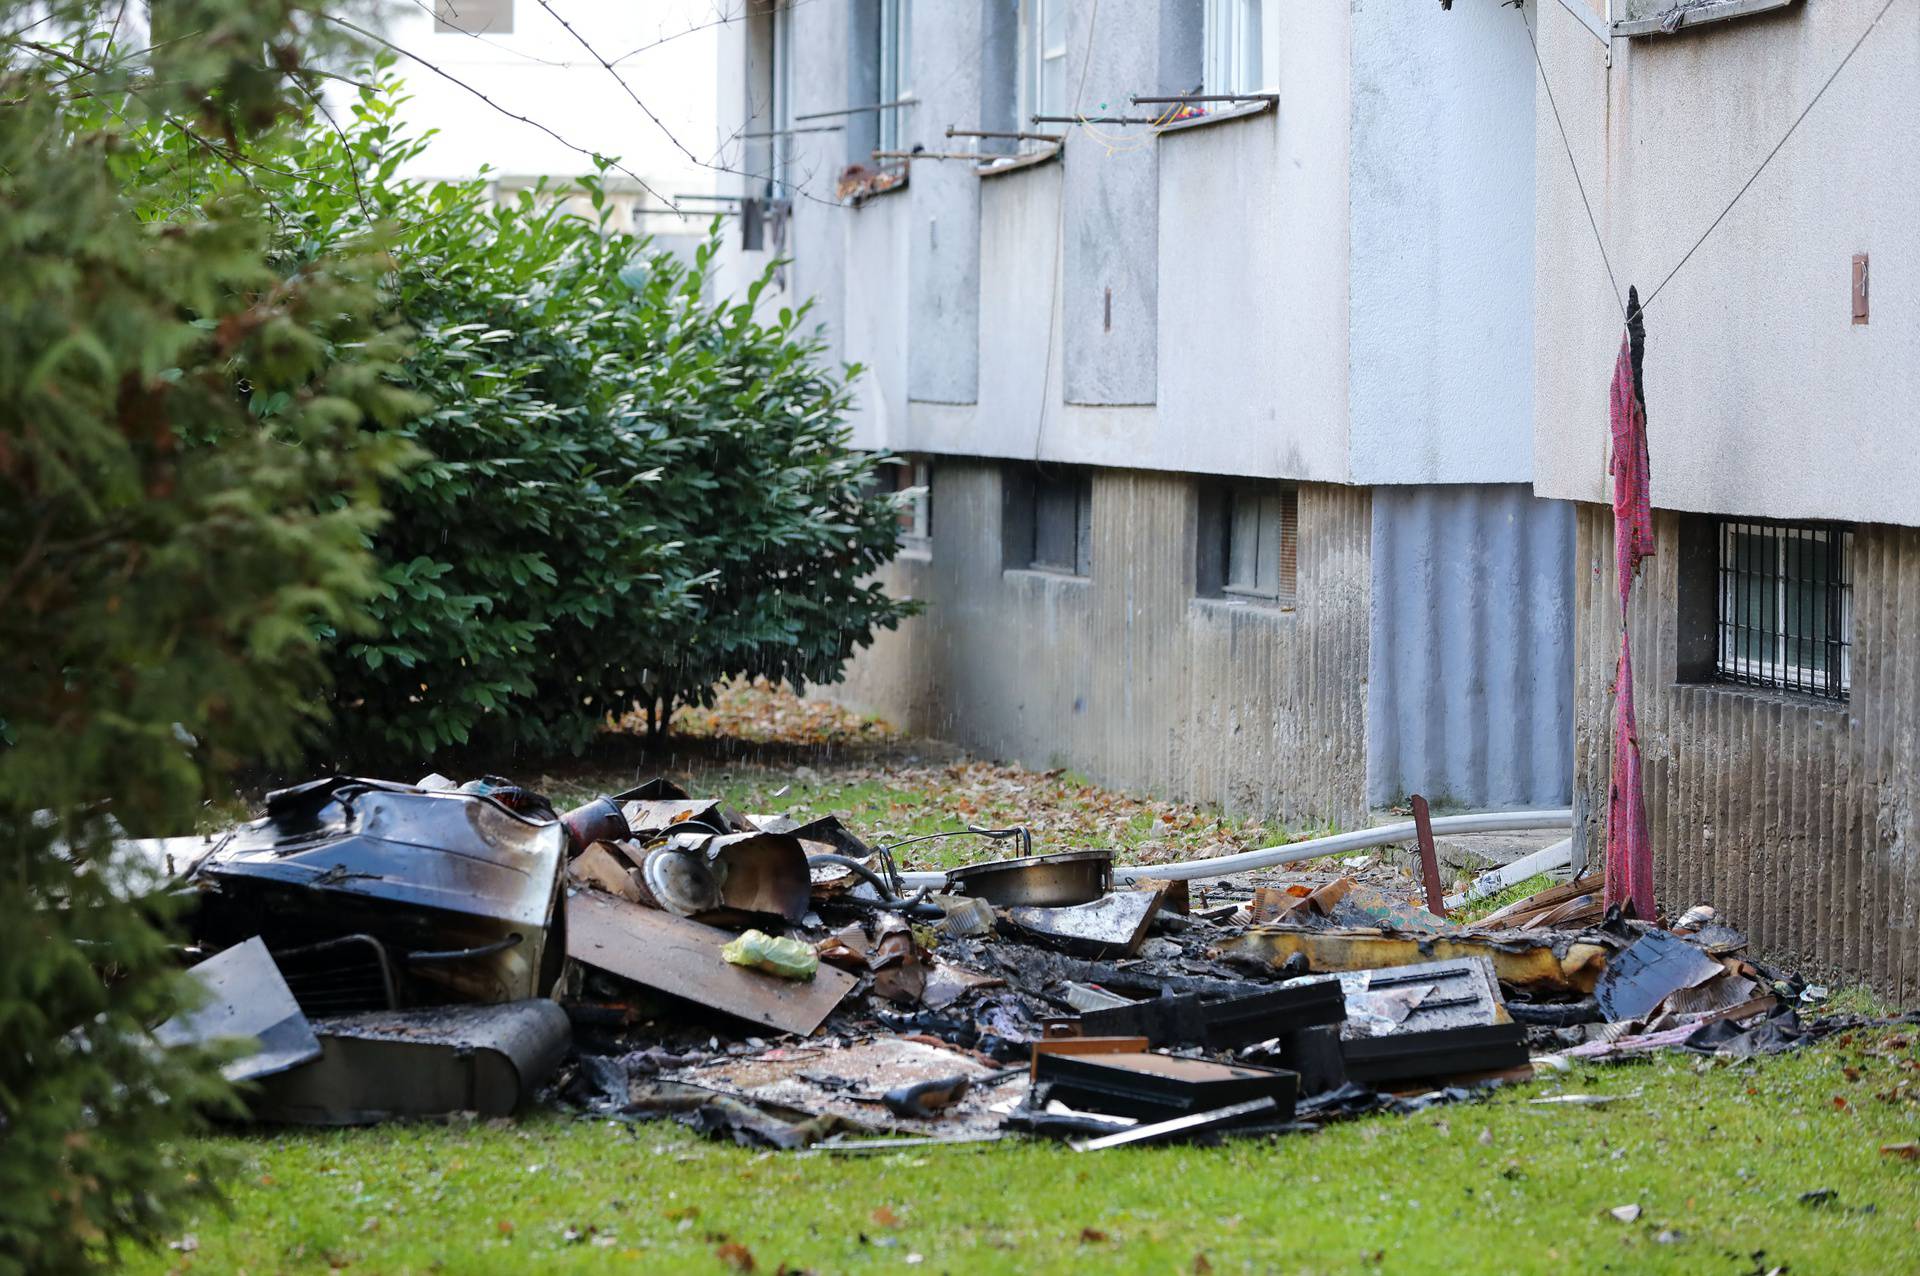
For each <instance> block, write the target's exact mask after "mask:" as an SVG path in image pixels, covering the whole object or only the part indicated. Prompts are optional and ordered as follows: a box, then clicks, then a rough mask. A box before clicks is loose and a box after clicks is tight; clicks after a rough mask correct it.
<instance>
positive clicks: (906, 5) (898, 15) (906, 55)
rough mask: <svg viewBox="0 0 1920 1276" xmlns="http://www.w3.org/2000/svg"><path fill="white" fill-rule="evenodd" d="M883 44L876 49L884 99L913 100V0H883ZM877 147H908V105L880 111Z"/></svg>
mask: <svg viewBox="0 0 1920 1276" xmlns="http://www.w3.org/2000/svg"><path fill="white" fill-rule="evenodd" d="M879 5H880V30H879V47H878V48H877V49H876V50H875V57H876V63H875V65H876V67H877V69H878V83H879V86H880V95H879V98H878V99H877V100H878V101H879V102H881V103H887V102H911V101H914V100H915V98H914V96H913V0H879ZM876 114H877V115H878V116H879V121H878V136H879V142H880V144H879V146H877V147H876V148H875V149H876V150H882V151H903V150H905V149H906V141H907V136H906V121H905V119H904V118H903V117H904V116H905V115H906V108H904V107H894V108H893V109H891V110H885V111H879V112H876Z"/></svg>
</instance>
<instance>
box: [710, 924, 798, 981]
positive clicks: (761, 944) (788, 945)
mask: <svg viewBox="0 0 1920 1276" xmlns="http://www.w3.org/2000/svg"><path fill="white" fill-rule="evenodd" d="M720 955H721V956H722V957H725V958H726V959H727V960H728V961H730V962H732V963H733V964H734V965H736V966H752V967H753V968H754V969H756V970H764V971H766V972H768V973H769V974H774V975H778V976H780V977H781V978H782V979H812V978H813V976H814V972H815V971H817V970H819V969H820V955H819V954H818V953H816V952H815V951H814V950H813V945H812V944H807V943H802V942H801V941H800V940H797V939H775V938H774V937H773V936H772V935H769V934H767V933H766V932H765V931H760V930H750V931H748V932H747V933H746V934H744V935H742V936H740V938H738V939H736V940H734V941H733V942H732V943H729V944H727V945H726V946H725V947H724V948H722V949H721V950H720Z"/></svg>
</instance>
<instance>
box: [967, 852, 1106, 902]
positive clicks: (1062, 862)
mask: <svg viewBox="0 0 1920 1276" xmlns="http://www.w3.org/2000/svg"><path fill="white" fill-rule="evenodd" d="M1112 888H1113V852H1111V851H1063V852H1061V853H1060V854H1058V855H1029V856H1026V857H1025V858H1022V859H1017V860H997V861H995V862H993V863H990V864H969V865H967V866H966V867H965V868H956V869H953V870H952V871H950V872H949V873H948V874H947V889H948V890H950V891H952V892H954V893H955V894H957V895H971V896H972V897H974V898H975V899H984V900H986V901H987V902H988V903H989V904H992V905H994V906H996V907H999V908H1012V907H1015V906H1018V905H1028V906H1033V907H1039V908H1063V907H1066V906H1068V905H1072V904H1087V903H1091V902H1092V901H1094V900H1096V899H1099V898H1100V897H1101V896H1102V895H1105V894H1106V893H1107V892H1108V891H1109V890H1111V889H1112Z"/></svg>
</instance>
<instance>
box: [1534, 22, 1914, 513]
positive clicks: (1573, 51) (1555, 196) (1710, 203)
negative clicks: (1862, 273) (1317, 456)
mask: <svg viewBox="0 0 1920 1276" xmlns="http://www.w3.org/2000/svg"><path fill="white" fill-rule="evenodd" d="M1880 7H1881V0H1808V2H1807V3H1802V4H1795V5H1792V6H1790V7H1788V8H1785V9H1781V10H1776V11H1774V12H1772V13H1769V14H1764V15H1759V16H1753V17H1747V18H1739V19H1733V20H1729V21H1723V22H1718V23H1714V24H1711V25H1708V26H1701V27H1698V28H1692V29H1688V30H1685V31H1683V32H1682V33H1681V34H1678V35H1674V36H1666V37H1661V36H1653V37H1647V38H1641V39H1633V40H1616V41H1614V43H1613V51H1614V60H1613V67H1612V69H1611V71H1609V70H1608V68H1607V66H1606V65H1605V61H1604V50H1603V47H1602V46H1601V45H1600V43H1599V42H1598V41H1596V40H1594V39H1593V37H1592V36H1591V35H1589V34H1588V33H1587V32H1586V31H1585V30H1584V29H1582V28H1581V26H1580V24H1579V23H1578V22H1577V21H1576V20H1575V19H1574V18H1573V17H1572V16H1571V15H1569V14H1567V13H1566V12H1564V11H1563V10H1562V9H1561V8H1560V6H1559V5H1557V4H1543V5H1538V6H1535V5H1529V6H1527V9H1528V13H1529V15H1530V17H1531V18H1532V19H1533V20H1536V21H1537V22H1538V23H1539V27H1540V48H1541V56H1542V59H1543V61H1544V63H1545V66H1546V72H1547V76H1548V78H1549V80H1550V82H1551V84H1552V86H1553V90H1554V93H1555V95H1556V97H1557V98H1558V101H1559V105H1560V111H1561V114H1562V116H1563V117H1564V119H1565V122H1566V126H1567V132H1568V135H1569V137H1570V138H1571V140H1572V145H1573V151H1574V156H1575V158H1576V159H1577V160H1578V162H1579V169H1580V175H1581V177H1582V178H1583V179H1584V181H1585V183H1586V189H1587V195H1588V197H1589V198H1590V199H1591V201H1592V204H1593V208H1594V212H1595V214H1596V215H1597V216H1598V218H1599V221H1600V230H1601V233H1602V234H1603V236H1604V237H1605V240H1606V248H1607V252H1608V254H1609V256H1610V257H1611V259H1612V262H1613V270H1614V274H1615V275H1616V276H1617V278H1618V280H1619V285H1620V289H1621V291H1622V292H1623V293H1624V292H1625V290H1626V287H1627V285H1628V284H1629V283H1633V284H1638V285H1639V286H1640V288H1641V290H1642V295H1643V296H1645V295H1646V293H1647V292H1648V291H1649V290H1651V289H1652V288H1653V287H1655V286H1657V285H1658V284H1659V283H1660V281H1661V279H1662V278H1663V277H1664V276H1665V275H1666V274H1667V273H1668V272H1669V271H1670V270H1672V269H1673V268H1674V266H1675V265H1676V264H1677V263H1678V262H1679V260H1680V259H1681V257H1682V255H1683V254H1684V253H1685V252H1686V251H1687V249H1688V247H1689V246H1690V245H1691V244H1693V242H1694V241H1695V240H1696V239H1697V238H1698V237H1699V235H1700V234H1701V232H1703V231H1705V230H1706V229H1707V227H1708V225H1709V224H1710V223H1711V222H1712V221H1713V219H1714V218H1715V217H1716V216H1717V215H1718V214H1719V213H1720V211H1721V210H1722V209H1723V208H1724V207H1726V205H1727V202H1728V201H1729V200H1730V199H1731V198H1732V197H1733V195H1734V193H1735V192H1736V191H1737V190H1738V189H1739V188H1740V186H1741V184H1742V183H1743V182H1745V181H1746V180H1747V179H1748V177H1749V176H1751V175H1752V174H1753V173H1754V171H1755V170H1756V168H1757V167H1758V165H1759V164H1760V161H1761V159H1762V158H1763V157H1764V156H1765V155H1766V154H1767V152H1768V150H1769V149H1770V148H1771V147H1772V146H1773V145H1774V144H1775V143H1776V142H1777V141H1779V140H1780V138H1781V137H1782V136H1783V135H1784V134H1785V133H1786V131H1787V128H1788V126H1789V125H1790V124H1791V123H1792V122H1793V120H1794V117H1795V116H1797V115H1798V114H1799V113H1800V112H1801V110H1802V109H1803V108H1804V107H1805V106H1806V105H1807V103H1808V102H1809V101H1810V100H1811V99H1812V97H1813V94H1814V93H1815V91H1817V90H1818V89H1819V87H1820V85H1821V83H1822V82H1823V81H1824V80H1825V79H1826V78H1827V77H1828V75H1830V74H1831V73H1832V72H1833V70H1834V68H1835V67H1836V66H1837V65H1839V62H1840V59H1841V58H1842V57H1843V56H1844V55H1845V54H1846V52H1847V50H1848V48H1849V47H1850V46H1851V45H1852V44H1853V42H1854V41H1855V40H1856V39H1858V38H1859V36H1860V34H1861V32H1863V31H1864V30H1866V28H1867V25H1868V22H1869V21H1870V20H1871V19H1872V17H1873V16H1874V14H1875V13H1876V12H1877V11H1878V10H1879V9H1880ZM1535 151H1536V154H1537V155H1538V156H1539V159H1538V179H1539V180H1538V195H1537V218H1536V220H1537V225H1538V227H1539V230H1538V249H1537V255H1536V281H1537V286H1538V295H1539V300H1538V308H1537V311H1536V328H1535V341H1534V352H1535V362H1536V369H1537V385H1536V405H1537V408H1538V416H1537V419H1536V427H1535V428H1536V433H1535V454H1536V479H1535V481H1536V487H1537V490H1538V491H1539V492H1540V493H1541V494H1542V495H1548V496H1558V497H1566V498H1571V499H1577V500H1602V499H1605V498H1606V486H1605V485H1606V470H1605V463H1606V462H1605V439H1606V410H1607V393H1606V386H1607V380H1608V377H1609V375H1610V373H1611V369H1612V365H1613V360H1614V356H1615V354H1616V352H1617V351H1618V349H1619V344H1620V331H1621V322H1620V321H1621V312H1620V309H1619V306H1618V303H1617V302H1616V301H1615V299H1614V295H1613V292H1612V290H1611V289H1610V288H1609V286H1608V283H1607V278H1606V272H1605V269H1604V267H1603V266H1602V264H1601V258H1600V253H1599V251H1598V249H1596V247H1595V245H1594V238H1593V232H1592V231H1591V230H1590V229H1589V228H1588V225H1587V215H1586V212H1585V210H1584V209H1583V207H1582V205H1581V202H1580V196H1579V194H1578V192H1577V191H1576V190H1575V187H1574V183H1573V178H1572V175H1571V173H1570V172H1569V170H1568V164H1567V158H1566V156H1565V154H1564V153H1563V152H1562V146H1561V141H1560V136H1559V133H1558V131H1557V130H1556V129H1555V127H1554V123H1553V118H1552V115H1551V113H1550V112H1549V111H1548V109H1547V106H1546V102H1545V98H1544V96H1542V97H1541V100H1540V105H1539V109H1538V110H1537V111H1536V113H1535ZM1917 170H1920V7H1916V6H1914V5H1908V4H1896V5H1894V6H1893V8H1892V9H1891V10H1890V11H1889V12H1888V14H1887V17H1886V19H1885V20H1884V21H1882V22H1881V23H1880V26H1879V28H1878V29H1877V30H1876V31H1874V33H1873V34H1872V35H1871V36H1869V37H1868V38H1867V40H1866V42H1865V43H1864V44H1863V45H1861V47H1860V51H1859V52H1858V53H1857V54H1856V55H1855V56H1854V58H1853V60H1852V61H1851V63H1849V64H1848V66H1847V68H1846V70H1845V71H1843V72H1842V73H1841V74H1840V76H1839V78H1838V79H1837V80H1835V81H1834V83H1833V87H1832V88H1831V89H1829V90H1828V91H1827V93H1826V96H1825V97H1823V98H1822V99H1821V100H1820V103H1819V104H1818V105H1817V106H1816V107H1814V108H1813V111H1812V113H1811V114H1809V115H1808V116H1807V117H1806V120H1805V122H1804V123H1802V124H1801V125H1800V128H1799V130H1798V131H1797V132H1796V133H1795V134H1794V135H1793V137H1792V139H1791V140H1790V141H1788V142H1787V144H1786V146H1785V147H1784V148H1783V149H1782V150H1781V151H1780V153H1779V155H1778V156H1777V157H1776V158H1775V159H1774V160H1773V162H1772V163H1771V164H1770V165H1769V166H1768V167H1767V169H1766V171H1765V172H1764V173H1762V174H1761V176H1760V177H1759V179H1758V181H1756V182H1755V183H1754V185H1753V187H1752V189H1751V190H1749V191H1748V192H1747V194H1746V196H1745V197H1744V198H1743V199H1741V201H1740V202H1739V203H1738V204H1737V205H1735V206H1734V208H1733V210H1732V212H1731V213H1730V214H1729V215H1728V216H1727V218H1726V220H1725V221H1724V222H1722V223H1721V224H1720V226H1719V228H1718V229H1717V230H1715V231H1714V232H1713V234H1712V235H1711V236H1710V237H1709V238H1708V239H1707V240H1706V241H1705V243H1704V244H1703V245H1702V246H1701V248H1700V249H1699V251H1698V252H1696V253H1695V254H1694V255H1693V257H1692V259H1691V260H1690V261H1688V262H1687V264H1686V265H1685V267H1684V268H1682V269H1681V270H1680V272H1679V274H1678V275H1676V276H1674V278H1673V281H1672V282H1671V283H1670V284H1668V285H1667V286H1666V289H1665V290H1664V291H1663V292H1661V293H1660V294H1659V296H1658V297H1657V298H1656V299H1655V300H1654V301H1653V302H1652V303H1651V305H1650V307H1649V309H1648V315H1647V358H1646V382H1647V398H1648V416H1649V432H1650V448H1651V453H1652V462H1653V500H1654V504H1655V505H1657V506H1664V507H1667V508H1672V509H1683V510H1700V511H1717V512H1722V513H1746V514H1759V515H1770V516H1776V517H1785V518H1794V517H1820V518H1839V519H1861V520H1871V521H1879V522H1890V523H1899V524H1904V525H1908V526H1912V525H1916V524H1920V484H1916V483H1914V482H1913V481H1912V475H1913V472H1914V467H1913V456H1914V450H1915V445H1916V444H1917V443H1920V426H1917V425H1916V424H1915V418H1914V412H1913V404H1914V402H1915V400H1916V398H1920V255H1916V254H1915V253H1914V251H1913V249H1914V244H1915V231H1914V227H1915V226H1916V224H1920V183H1916V182H1915V181H1914V180H1913V174H1914V173H1915V172H1916V171H1917ZM1859 252H1866V253H1868V254H1870V274H1871V320H1870V322H1869V323H1867V324H1865V325H1856V324H1854V323H1852V322H1851V319H1850V307H1849V283H1850V273H1851V265H1850V263H1851V258H1852V256H1853V254H1855V253H1859Z"/></svg>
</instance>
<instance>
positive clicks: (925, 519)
mask: <svg viewBox="0 0 1920 1276" xmlns="http://www.w3.org/2000/svg"><path fill="white" fill-rule="evenodd" d="M876 478H877V480H878V486H879V487H880V488H881V490H883V491H887V492H891V493H893V495H894V497H895V501H896V503H897V505H898V506H899V509H900V544H901V547H902V548H904V549H907V550H919V551H921V552H923V553H924V552H926V551H927V550H929V549H931V548H932V545H933V464H932V462H930V461H927V460H925V459H913V458H907V457H900V458H897V459H895V460H893V461H891V462H888V463H887V464H885V465H883V466H881V468H880V473H879V474H878V475H876Z"/></svg>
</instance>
